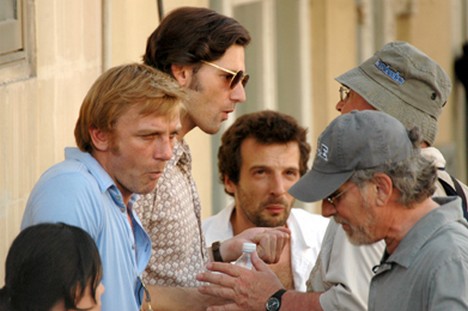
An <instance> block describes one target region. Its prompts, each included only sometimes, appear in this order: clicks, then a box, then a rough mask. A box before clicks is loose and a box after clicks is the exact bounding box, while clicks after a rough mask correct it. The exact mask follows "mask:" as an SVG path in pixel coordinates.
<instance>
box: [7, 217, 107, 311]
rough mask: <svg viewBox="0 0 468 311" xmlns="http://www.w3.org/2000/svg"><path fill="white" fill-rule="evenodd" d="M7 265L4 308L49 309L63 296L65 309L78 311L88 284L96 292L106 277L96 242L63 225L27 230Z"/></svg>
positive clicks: (44, 310) (42, 225) (88, 236)
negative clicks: (78, 303)
mask: <svg viewBox="0 0 468 311" xmlns="http://www.w3.org/2000/svg"><path fill="white" fill-rule="evenodd" d="M5 267H6V269H5V270H6V271H5V286H4V287H3V288H2V289H1V290H0V308H1V309H0V310H13V311H26V310H36V311H41V310H43V311H48V310H50V309H51V308H52V307H53V306H54V305H55V304H56V303H58V302H59V301H61V300H62V299H63V301H64V303H65V307H66V308H67V309H76V305H75V304H76V302H77V301H79V300H80V299H81V298H82V297H83V295H84V291H85V289H86V287H87V286H89V285H91V288H92V291H91V293H92V295H93V297H95V296H96V289H97V287H98V286H99V284H100V282H101V278H102V265H101V259H100V257H99V252H98V250H97V247H96V244H95V243H94V240H93V239H92V238H91V236H90V235H89V234H88V233H87V232H85V231H84V230H83V229H81V228H78V227H74V226H70V225H66V224H62V223H59V224H38V225H34V226H31V227H28V228H26V229H24V230H23V231H22V232H21V233H20V234H19V235H18V236H17V237H16V239H15V240H14V241H13V244H12V245H11V247H10V250H9V251H8V255H7V259H6V265H5ZM2 303H3V304H2Z"/></svg>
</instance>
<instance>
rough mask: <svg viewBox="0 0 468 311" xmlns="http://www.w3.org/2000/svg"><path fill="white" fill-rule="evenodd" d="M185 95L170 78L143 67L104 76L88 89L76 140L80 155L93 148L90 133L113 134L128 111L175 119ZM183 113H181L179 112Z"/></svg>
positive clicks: (129, 67) (132, 66)
mask: <svg viewBox="0 0 468 311" xmlns="http://www.w3.org/2000/svg"><path fill="white" fill-rule="evenodd" d="M185 100H186V94H185V92H184V91H183V90H182V88H181V87H180V86H179V84H178V83H177V82H176V81H175V80H174V79H173V78H171V77H170V76H169V75H167V74H165V73H163V72H161V71H158V70H156V69H154V68H152V67H150V66H147V65H144V64H137V63H133V64H126V65H121V66H117V67H113V68H111V69H109V70H107V71H106V72H104V73H103V74H102V75H101V76H100V77H99V78H98V79H97V80H96V81H95V82H94V84H93V85H92V86H91V88H90V89H89V91H88V93H87V94H86V97H85V98H84V100H83V104H82V105H81V109H80V115H79V117H78V120H77V122H76V126H75V140H76V144H77V145H78V147H79V148H80V150H81V151H85V152H91V151H92V150H93V148H94V146H93V142H92V139H91V135H90V132H89V130H90V129H91V128H96V129H100V130H102V131H104V132H112V130H113V128H114V126H115V124H116V123H117V120H118V119H119V118H120V117H121V116H122V115H123V114H124V113H125V112H127V111H128V110H129V109H130V108H132V107H138V109H139V113H140V114H141V115H151V114H156V115H161V116H168V117H170V118H171V117H172V118H173V117H177V116H178V115H179V112H183V105H182V104H183V103H184V102H185ZM181 109H182V111H180V110H181Z"/></svg>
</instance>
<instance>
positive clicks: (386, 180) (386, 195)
mask: <svg viewBox="0 0 468 311" xmlns="http://www.w3.org/2000/svg"><path fill="white" fill-rule="evenodd" d="M373 182H374V184H375V187H376V191H377V193H376V203H377V204H378V205H380V206H384V205H387V202H388V201H389V200H390V197H391V196H392V193H393V182H392V179H391V178H390V177H389V176H388V175H387V174H384V173H377V174H375V175H374V178H373Z"/></svg>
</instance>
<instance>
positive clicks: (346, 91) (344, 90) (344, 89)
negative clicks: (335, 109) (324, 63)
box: [339, 85, 351, 101]
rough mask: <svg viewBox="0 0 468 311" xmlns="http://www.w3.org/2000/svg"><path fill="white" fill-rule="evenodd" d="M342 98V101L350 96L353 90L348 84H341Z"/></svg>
mask: <svg viewBox="0 0 468 311" xmlns="http://www.w3.org/2000/svg"><path fill="white" fill-rule="evenodd" d="M339 91H340V100H341V101H345V100H346V99H347V98H348V96H349V92H350V91H351V90H350V89H349V88H347V87H346V86H343V85H342V86H340V90H339Z"/></svg>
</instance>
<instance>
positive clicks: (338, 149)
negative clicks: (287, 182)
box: [289, 110, 414, 202]
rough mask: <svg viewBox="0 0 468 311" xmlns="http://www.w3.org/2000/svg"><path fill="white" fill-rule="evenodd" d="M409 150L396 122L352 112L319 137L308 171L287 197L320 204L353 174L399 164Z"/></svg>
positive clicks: (378, 114) (381, 115)
mask: <svg viewBox="0 0 468 311" xmlns="http://www.w3.org/2000/svg"><path fill="white" fill-rule="evenodd" d="M413 150H414V149H413V144H412V142H411V140H410V138H409V137H408V132H407V130H406V128H405V127H404V126H403V124H402V123H401V122H400V121H398V120H397V119H395V118H394V117H392V116H390V115H388V114H386V113H383V112H380V111H374V110H364V111H357V110H353V111H351V112H350V113H347V114H344V115H341V116H339V117H337V118H336V119H335V120H333V121H332V122H331V123H330V125H328V126H327V128H326V129H325V130H324V131H323V132H322V134H320V137H319V139H318V142H317V153H316V155H315V159H314V164H313V165H312V169H311V170H310V171H309V172H307V174H305V175H304V176H302V177H301V179H300V180H299V181H298V182H297V183H295V184H294V185H293V186H292V187H291V188H290V189H289V193H290V194H291V195H292V196H294V197H295V198H296V199H298V200H301V201H304V202H314V201H319V200H323V199H325V198H326V197H328V196H329V195H330V194H332V193H333V192H335V191H336V190H337V189H338V188H339V187H340V186H341V185H342V184H344V183H345V182H346V181H347V180H348V179H349V178H350V177H351V176H352V174H353V173H354V172H355V171H357V170H363V169H369V168H373V167H376V166H378V165H381V164H384V163H387V162H399V161H402V160H404V159H407V158H409V157H410V156H411V155H412V154H413Z"/></svg>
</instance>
